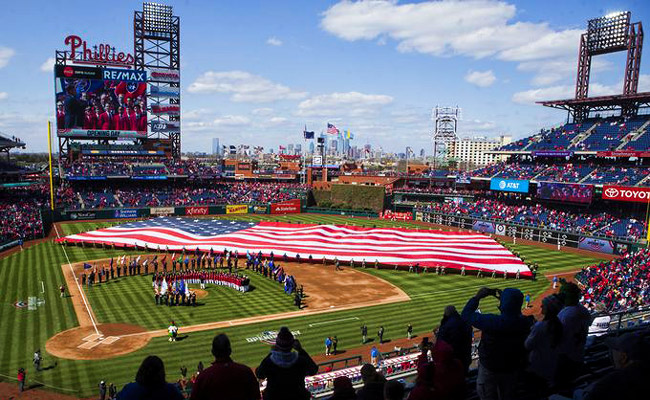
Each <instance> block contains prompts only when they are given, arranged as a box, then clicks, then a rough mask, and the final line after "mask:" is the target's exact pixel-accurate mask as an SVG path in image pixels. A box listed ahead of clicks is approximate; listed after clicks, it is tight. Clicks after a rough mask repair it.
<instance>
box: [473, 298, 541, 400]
mask: <svg viewBox="0 0 650 400" xmlns="http://www.w3.org/2000/svg"><path fill="white" fill-rule="evenodd" d="M487 297H496V298H497V300H498V301H499V311H500V314H487V313H479V312H478V311H477V309H478V307H479V303H480V301H481V300H482V299H485V298H487ZM523 301H524V295H523V293H521V291H520V290H519V289H515V288H507V289H503V291H502V290H500V289H490V288H487V287H482V288H481V289H479V290H478V292H477V293H476V295H475V296H474V297H472V298H470V299H469V300H468V301H467V304H465V308H463V312H462V313H461V317H462V318H463V319H464V320H465V321H466V322H467V323H468V324H470V325H472V326H473V327H475V328H477V329H480V330H481V343H480V344H479V349H478V352H479V369H478V378H477V380H476V391H477V393H478V395H479V397H480V398H481V400H492V399H500V400H509V399H514V398H515V396H516V393H515V391H516V387H517V380H518V378H519V372H520V371H522V370H523V369H524V368H525V366H526V357H527V353H526V349H525V347H524V341H525V340H526V338H527V337H528V335H529V333H530V328H531V326H532V325H533V323H534V318H532V317H526V316H523V315H522V314H521V307H522V305H523Z"/></svg>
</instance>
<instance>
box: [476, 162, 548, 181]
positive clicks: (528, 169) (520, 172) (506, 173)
mask: <svg viewBox="0 0 650 400" xmlns="http://www.w3.org/2000/svg"><path fill="white" fill-rule="evenodd" d="M544 169H546V165H544V164H524V163H505V162H503V163H497V164H490V165H487V166H485V167H482V168H479V169H476V170H474V171H472V172H471V175H472V176H475V177H483V178H503V179H532V178H533V177H535V176H536V175H537V174H539V173H540V172H542V171H544Z"/></svg>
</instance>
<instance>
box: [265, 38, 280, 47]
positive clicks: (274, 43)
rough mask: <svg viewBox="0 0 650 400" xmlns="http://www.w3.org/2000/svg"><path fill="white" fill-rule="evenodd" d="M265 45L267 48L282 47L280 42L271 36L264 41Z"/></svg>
mask: <svg viewBox="0 0 650 400" xmlns="http://www.w3.org/2000/svg"><path fill="white" fill-rule="evenodd" d="M266 44H268V45H269V46H282V40H280V39H278V38H276V37H275V36H271V37H270V38H268V39H266Z"/></svg>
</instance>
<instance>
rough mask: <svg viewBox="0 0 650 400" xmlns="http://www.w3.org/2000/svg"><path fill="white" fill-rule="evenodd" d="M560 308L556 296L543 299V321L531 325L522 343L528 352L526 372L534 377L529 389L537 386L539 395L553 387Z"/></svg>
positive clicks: (559, 328) (555, 371)
mask: <svg viewBox="0 0 650 400" xmlns="http://www.w3.org/2000/svg"><path fill="white" fill-rule="evenodd" d="M562 307H563V304H562V300H561V299H560V298H559V297H558V296H557V295H551V296H548V297H546V298H544V300H543V301H542V314H543V315H544V319H543V320H542V321H538V322H536V323H535V325H533V328H532V329H531V331H530V335H528V338H527V339H526V342H525V343H524V345H525V346H526V350H528V371H530V372H531V373H532V374H533V375H534V377H535V378H534V379H533V380H532V384H531V388H532V387H535V386H538V388H539V391H540V394H541V393H544V392H546V389H548V388H552V387H554V385H555V377H556V375H557V368H558V360H559V357H560V344H561V343H562V323H561V322H560V320H559V319H558V317H557V315H558V313H559V312H560V310H562Z"/></svg>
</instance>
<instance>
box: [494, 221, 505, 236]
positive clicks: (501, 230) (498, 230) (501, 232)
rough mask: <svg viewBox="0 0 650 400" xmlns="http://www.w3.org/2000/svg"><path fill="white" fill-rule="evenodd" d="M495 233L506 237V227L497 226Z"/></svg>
mask: <svg viewBox="0 0 650 400" xmlns="http://www.w3.org/2000/svg"><path fill="white" fill-rule="evenodd" d="M494 233H496V234H497V235H501V236H505V235H506V226H505V225H503V224H497V226H496V229H495V230H494Z"/></svg>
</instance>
